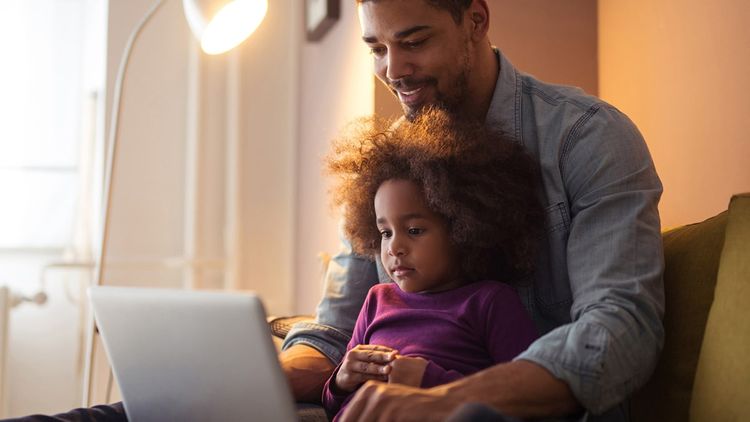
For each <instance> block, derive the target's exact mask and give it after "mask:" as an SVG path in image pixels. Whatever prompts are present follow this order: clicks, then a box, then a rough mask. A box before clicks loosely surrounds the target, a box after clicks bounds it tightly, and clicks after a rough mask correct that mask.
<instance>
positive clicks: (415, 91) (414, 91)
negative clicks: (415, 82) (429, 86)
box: [401, 88, 422, 95]
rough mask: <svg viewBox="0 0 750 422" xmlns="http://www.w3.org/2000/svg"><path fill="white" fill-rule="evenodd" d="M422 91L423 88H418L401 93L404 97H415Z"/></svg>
mask: <svg viewBox="0 0 750 422" xmlns="http://www.w3.org/2000/svg"><path fill="white" fill-rule="evenodd" d="M420 90H422V88H417V89H415V90H413V91H401V94H403V95H414V94H416V93H417V92H419V91H420Z"/></svg>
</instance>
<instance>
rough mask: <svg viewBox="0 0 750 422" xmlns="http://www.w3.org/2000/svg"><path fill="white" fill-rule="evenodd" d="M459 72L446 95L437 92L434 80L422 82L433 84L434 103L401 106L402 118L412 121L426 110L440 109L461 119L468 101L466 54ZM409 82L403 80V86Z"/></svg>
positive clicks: (468, 70)
mask: <svg viewBox="0 0 750 422" xmlns="http://www.w3.org/2000/svg"><path fill="white" fill-rule="evenodd" d="M460 66H461V71H460V72H459V74H458V75H457V77H456V79H455V80H454V81H453V84H452V87H451V88H452V89H449V90H448V92H447V93H443V92H440V91H439V90H437V80H435V79H434V78H428V79H426V80H425V81H424V82H427V83H429V84H433V85H434V86H435V87H436V89H435V92H436V98H435V102H433V103H430V104H420V105H419V106H418V107H409V106H407V105H405V104H401V108H402V109H403V110H404V117H406V119H407V120H409V121H413V120H414V119H415V118H416V117H417V116H419V114H420V113H422V112H423V111H424V110H427V109H433V108H437V109H441V110H445V111H446V112H448V113H449V114H451V115H453V116H455V117H463V116H464V115H465V114H466V113H468V110H466V107H465V104H466V103H467V101H468V98H467V97H468V95H469V77H470V75H471V66H470V63H469V55H468V53H467V54H465V55H464V57H463V60H462V62H461V64H460ZM409 82H410V81H409V80H405V81H404V84H405V85H407V86H409V85H412V84H411V83H409Z"/></svg>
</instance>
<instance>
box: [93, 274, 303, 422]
mask: <svg viewBox="0 0 750 422" xmlns="http://www.w3.org/2000/svg"><path fill="white" fill-rule="evenodd" d="M88 293H89V297H90V299H91V303H92V305H93V310H94V316H95V318H96V322H97V325H98V327H99V331H100V333H101V336H102V339H103V342H104V348H105V350H106V352H107V355H108V357H109V361H110V364H111V366H112V369H113V371H114V375H115V379H116V381H117V384H118V385H119V387H120V392H121V393H122V397H123V403H124V406H125V411H126V412H127V415H128V419H129V420H130V421H133V422H149V421H186V422H189V421H242V420H258V421H294V420H297V414H296V410H295V409H296V407H295V404H294V401H293V398H292V395H291V392H290V390H289V386H288V384H287V382H286V378H285V377H284V374H283V372H282V370H281V367H280V365H279V362H278V360H277V357H276V348H275V346H274V345H273V340H272V339H271V332H270V329H269V328H268V325H267V324H266V315H265V311H264V309H263V304H262V303H261V301H260V299H259V298H258V297H257V296H255V295H253V294H247V293H227V292H206V291H186V290H166V289H147V288H128V287H92V288H90V289H89V291H88Z"/></svg>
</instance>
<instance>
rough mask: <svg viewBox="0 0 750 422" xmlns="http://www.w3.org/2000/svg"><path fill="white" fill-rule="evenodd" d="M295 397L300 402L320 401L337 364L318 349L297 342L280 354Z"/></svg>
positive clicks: (280, 359) (282, 366)
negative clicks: (324, 387)
mask: <svg viewBox="0 0 750 422" xmlns="http://www.w3.org/2000/svg"><path fill="white" fill-rule="evenodd" d="M279 361H280V362H281V368H282V369H283V370H284V374H285V375H286V378H287V381H288V382H289V387H290V388H291V389H292V394H293V395H294V399H295V400H297V401H300V402H308V403H320V397H321V395H322V393H323V386H324V385H325V383H326V381H327V380H328V378H329V377H330V376H331V373H332V372H333V370H334V368H335V366H334V365H333V363H331V361H330V360H329V359H328V358H327V357H326V356H325V355H323V354H322V353H320V352H319V351H318V350H316V349H314V348H312V347H309V346H305V345H304V344H295V345H294V346H291V347H289V348H288V349H286V350H284V351H283V352H281V353H280V354H279Z"/></svg>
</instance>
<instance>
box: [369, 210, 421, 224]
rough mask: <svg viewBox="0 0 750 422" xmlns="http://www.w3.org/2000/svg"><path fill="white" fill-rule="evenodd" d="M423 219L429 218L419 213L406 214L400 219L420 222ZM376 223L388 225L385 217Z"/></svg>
mask: <svg viewBox="0 0 750 422" xmlns="http://www.w3.org/2000/svg"><path fill="white" fill-rule="evenodd" d="M422 218H427V217H426V216H425V215H424V214H421V213H418V212H414V213H409V214H404V215H400V216H399V217H398V219H399V220H401V221H408V220H418V219H422ZM375 222H376V223H378V224H385V223H387V221H386V219H385V218H384V217H380V218H378V219H377V220H375Z"/></svg>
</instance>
